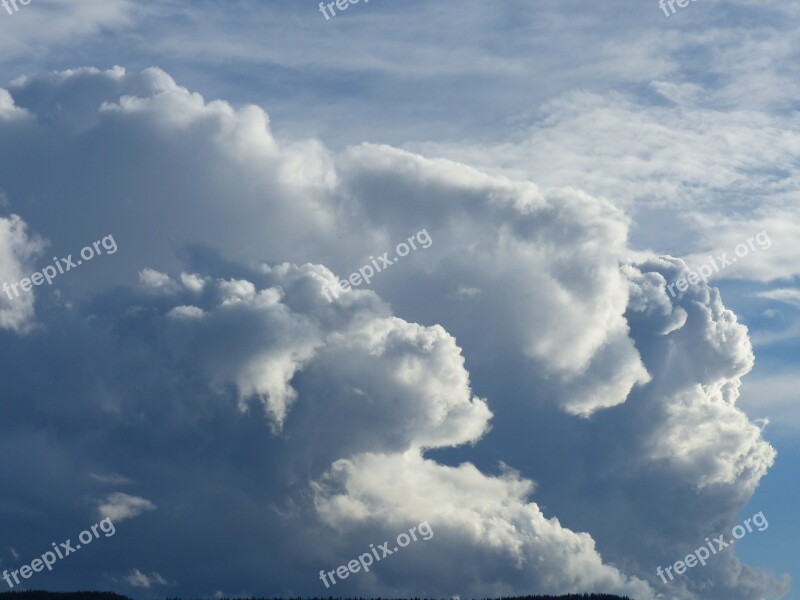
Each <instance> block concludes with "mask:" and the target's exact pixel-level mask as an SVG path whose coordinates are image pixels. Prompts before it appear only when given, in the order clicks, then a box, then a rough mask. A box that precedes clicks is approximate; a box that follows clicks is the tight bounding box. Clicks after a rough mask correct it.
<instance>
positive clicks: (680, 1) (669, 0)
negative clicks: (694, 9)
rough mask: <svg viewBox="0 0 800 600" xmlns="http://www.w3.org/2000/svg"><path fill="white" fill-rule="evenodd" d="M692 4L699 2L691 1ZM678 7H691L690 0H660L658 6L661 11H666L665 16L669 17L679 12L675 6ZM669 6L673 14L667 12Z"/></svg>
mask: <svg viewBox="0 0 800 600" xmlns="http://www.w3.org/2000/svg"><path fill="white" fill-rule="evenodd" d="M691 1H692V2H697V0H691ZM676 4H677V5H678V8H686V7H687V6H689V0H660V2H659V3H658V6H659V8H660V9H661V10H663V11H664V14H665V15H666V16H667V17H670V16H672V15H674V14H675V13H676V12H677V11H676V10H675V5H676ZM668 6H669V10H670V11H672V12H668V11H667V7H668Z"/></svg>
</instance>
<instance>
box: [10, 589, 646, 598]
mask: <svg viewBox="0 0 800 600" xmlns="http://www.w3.org/2000/svg"><path fill="white" fill-rule="evenodd" d="M0 598H5V599H6V600H131V599H130V598H128V597H127V596H123V595H121V594H115V593H113V592H45V591H38V590H33V591H25V592H2V593H0ZM166 600H181V599H180V598H167V599H166ZM217 600H437V599H428V598H419V597H413V598H381V597H380V596H379V597H377V598H334V597H332V596H327V597H323V596H320V597H308V598H304V597H300V596H297V597H291V598H256V597H251V598H219V599H217ZM441 600H451V599H450V598H445V599H441ZM483 600H633V599H632V598H629V597H628V596H614V595H610V594H565V595H563V596H502V597H500V598H484V599H483Z"/></svg>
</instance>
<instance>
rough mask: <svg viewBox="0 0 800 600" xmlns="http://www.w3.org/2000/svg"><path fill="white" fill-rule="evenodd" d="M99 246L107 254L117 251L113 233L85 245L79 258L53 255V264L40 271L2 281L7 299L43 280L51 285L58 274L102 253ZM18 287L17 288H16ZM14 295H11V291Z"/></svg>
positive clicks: (17, 295)
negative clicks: (28, 275) (16, 279)
mask: <svg viewBox="0 0 800 600" xmlns="http://www.w3.org/2000/svg"><path fill="white" fill-rule="evenodd" d="M101 247H102V248H103V249H104V250H105V251H106V253H107V254H114V253H115V252H116V251H117V242H115V241H114V236H113V235H107V236H106V237H104V238H103V239H102V240H97V241H96V242H95V243H94V244H92V245H91V246H86V247H85V248H83V249H82V250H81V258H80V259H78V260H77V261H75V260H73V259H72V254H69V255H67V258H56V257H55V256H54V257H53V264H52V265H47V266H46V267H45V268H44V269H42V270H41V271H37V272H36V273H34V274H33V275H31V276H30V277H24V278H23V279H20V280H19V281H18V282H16V283H11V284H9V283H8V282H7V281H6V282H4V283H3V291H4V292H5V293H6V295H7V296H8V298H9V300H13V299H14V298H17V297H19V290H22V291H23V292H30V291H31V288H32V287H33V286H35V285H42V284H43V283H44V282H45V281H46V282H47V285H53V280H54V279H55V278H56V277H58V276H59V275H63V274H64V273H66V272H67V271H71V270H72V269H74V268H76V267H79V266H80V265H82V264H83V261H86V262H88V261H90V260H92V259H93V258H94V257H95V256H100V255H101V254H102V251H101ZM17 288H19V289H17ZM12 291H13V292H14V295H13V296H12V295H11V292H12Z"/></svg>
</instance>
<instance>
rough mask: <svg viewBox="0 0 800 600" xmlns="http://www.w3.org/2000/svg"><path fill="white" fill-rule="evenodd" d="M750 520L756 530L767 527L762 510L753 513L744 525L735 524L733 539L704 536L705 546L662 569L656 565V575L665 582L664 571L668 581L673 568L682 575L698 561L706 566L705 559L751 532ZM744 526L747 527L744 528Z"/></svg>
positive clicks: (672, 578)
mask: <svg viewBox="0 0 800 600" xmlns="http://www.w3.org/2000/svg"><path fill="white" fill-rule="evenodd" d="M751 522H752V524H753V525H755V526H756V527H757V528H758V531H764V530H765V529H767V527H769V523H768V522H767V518H766V517H765V516H764V513H763V512H759V513H756V514H754V515H753V516H752V517H750V518H749V519H745V520H744V526H742V525H736V526H735V527H734V528H733V529H732V530H731V535H732V536H733V539H731V540H729V541H727V542H726V541H725V534H722V535H720V536H719V537H716V538H714V539H713V540H709V539H708V538H706V544H707V546H700V547H699V548H698V549H697V550H695V551H694V552H692V553H691V554H687V555H686V558H684V559H683V560H679V561H677V562H676V563H675V564H674V565H670V566H669V567H667V568H666V569H662V568H661V567H658V568H657V569H656V575H658V576H659V577H661V580H662V581H663V582H664V583H667V578H666V577H664V573H666V574H667V575H669V579H670V581H672V580H674V579H675V577H673V575H672V573H671V571H672V570H673V569H674V570H675V574H676V575H683V574H684V573H686V569H691V568H692V567H695V566H697V563H700V564H701V565H703V566H704V567H705V566H706V561H707V560H708V559H709V558H710V557H711V555H713V554H717V553H718V552H719V551H720V550H723V549H725V548H727V547H728V546H733V544H735V543H736V540H740V539H742V538H743V537H744V536H745V535H747V533H749V532H752V531H753V528H752V527H751V526H750V523H751ZM745 527H746V528H747V529H745Z"/></svg>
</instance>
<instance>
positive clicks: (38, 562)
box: [3, 517, 117, 588]
mask: <svg viewBox="0 0 800 600" xmlns="http://www.w3.org/2000/svg"><path fill="white" fill-rule="evenodd" d="M98 529H99V530H100V531H102V532H103V533H104V534H105V537H107V538H108V537H111V536H112V535H114V534H115V533H116V532H117V530H116V528H115V527H114V523H112V522H111V519H110V518H108V517H106V518H105V519H103V520H102V521H100V522H99V523H95V524H94V525H92V526H91V527H90V528H89V529H87V530H86V531H81V532H80V534H79V535H78V540H80V542H81V543H80V544H76V545H75V546H74V547H73V545H72V539H68V540H67V541H66V542H61V543H60V544H58V545H56V543H55V542H53V543H52V546H53V550H48V551H47V552H45V553H44V554H42V556H41V558H34V559H33V560H32V561H31V564H29V565H23V566H22V567H20V568H19V569H17V570H16V571H11V572H10V573H9V572H8V571H3V579H5V581H6V583H7V584H8V587H10V588H13V587H14V585H15V584H16V585H19V583H20V582H19V577H17V575H18V574H19V575H20V576H22V578H23V579H30V578H31V576H32V575H33V574H34V573H40V572H41V571H43V570H44V569H45V567H47V570H48V571H52V570H53V565H54V564H56V561H58V560H61V559H62V558H66V557H68V556H69V555H70V554H72V553H73V552H77V551H78V550H80V549H81V548H83V546H88V545H89V544H91V543H92V542H93V541H94V540H96V539H98V538H99V537H100V534H99V533H98V532H97V530H98ZM90 530H91V531H90ZM81 544H83V546H81ZM12 578H13V579H14V583H11V579H12Z"/></svg>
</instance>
